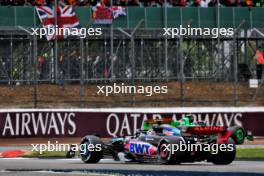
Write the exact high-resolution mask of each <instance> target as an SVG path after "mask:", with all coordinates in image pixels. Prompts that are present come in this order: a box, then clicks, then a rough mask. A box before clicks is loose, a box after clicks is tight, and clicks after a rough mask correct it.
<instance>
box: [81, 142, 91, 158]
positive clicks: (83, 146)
mask: <svg viewBox="0 0 264 176" xmlns="http://www.w3.org/2000/svg"><path fill="white" fill-rule="evenodd" d="M89 144H90V140H86V141H84V142H83V143H82V144H81V153H80V155H81V157H82V160H84V161H87V160H88V159H89V158H90V156H91V155H90V152H89V150H88V146H89Z"/></svg>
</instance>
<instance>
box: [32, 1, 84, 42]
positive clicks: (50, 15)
mask: <svg viewBox="0 0 264 176" xmlns="http://www.w3.org/2000/svg"><path fill="white" fill-rule="evenodd" d="M54 10H55V8H54V7H49V6H36V12H37V14H38V17H39V19H40V22H41V23H42V26H43V28H46V29H48V28H53V29H55V31H57V30H56V29H63V28H68V29H72V28H76V29H77V28H80V23H79V20H78V19H77V16H76V13H75V12H74V10H73V8H72V6H58V7H57V28H56V27H55V12H54ZM56 34H57V35H56ZM46 37H47V40H53V39H55V38H56V37H57V39H62V38H66V37H67V35H64V33H61V32H59V34H58V32H55V33H54V34H53V35H48V34H47V35H46Z"/></svg>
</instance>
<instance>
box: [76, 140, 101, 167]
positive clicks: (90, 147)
mask: <svg viewBox="0 0 264 176" xmlns="http://www.w3.org/2000/svg"><path fill="white" fill-rule="evenodd" d="M102 144H103V142H102V141H101V139H100V138H99V137H97V136H92V135H88V136H85V137H84V138H83V139H82V140H81V144H80V155H81V159H82V161H83V162H84V163H98V162H99V161H100V160H101V158H103V150H102Z"/></svg>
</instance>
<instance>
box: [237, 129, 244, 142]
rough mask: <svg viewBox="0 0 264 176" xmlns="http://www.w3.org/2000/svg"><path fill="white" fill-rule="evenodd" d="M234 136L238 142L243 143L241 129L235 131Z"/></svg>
mask: <svg viewBox="0 0 264 176" xmlns="http://www.w3.org/2000/svg"><path fill="white" fill-rule="evenodd" d="M236 136H237V139H238V140H239V141H243V139H244V132H243V130H242V129H238V130H237V131H236Z"/></svg>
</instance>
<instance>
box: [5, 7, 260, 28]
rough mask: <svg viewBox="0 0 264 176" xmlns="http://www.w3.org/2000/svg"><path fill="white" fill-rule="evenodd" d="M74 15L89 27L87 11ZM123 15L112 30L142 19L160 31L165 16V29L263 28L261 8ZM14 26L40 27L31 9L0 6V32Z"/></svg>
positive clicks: (139, 11)
mask: <svg viewBox="0 0 264 176" xmlns="http://www.w3.org/2000/svg"><path fill="white" fill-rule="evenodd" d="M75 11H76V13H77V16H78V19H79V21H80V24H81V26H82V27H88V26H91V25H92V12H91V7H75ZM126 11H127V15H126V16H122V17H119V18H117V19H115V20H114V22H113V25H114V27H121V28H127V29H132V28H134V27H135V26H136V25H137V24H138V23H139V21H140V20H142V19H144V23H143V24H142V27H143V28H146V29H160V28H163V27H165V26H164V25H165V17H166V16H167V27H179V26H180V25H183V26H187V25H190V26H192V27H203V28H205V27H209V28H213V27H218V25H219V27H237V26H239V25H240V24H241V23H242V22H243V21H244V25H243V26H244V27H246V28H252V27H256V28H263V27H264V15H263V14H264V8H261V7H256V8H246V7H221V8H219V11H218V9H217V8H215V7H210V8H197V7H185V8H180V7H172V8H167V15H165V9H164V8H157V7H146V8H140V7H127V9H126ZM218 14H219V16H218ZM218 19H219V22H218ZM14 26H23V27H38V26H40V22H39V20H38V17H37V14H36V13H35V10H34V7H23V6H8V7H7V6H1V7H0V28H1V27H14ZM105 27H107V25H105Z"/></svg>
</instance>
